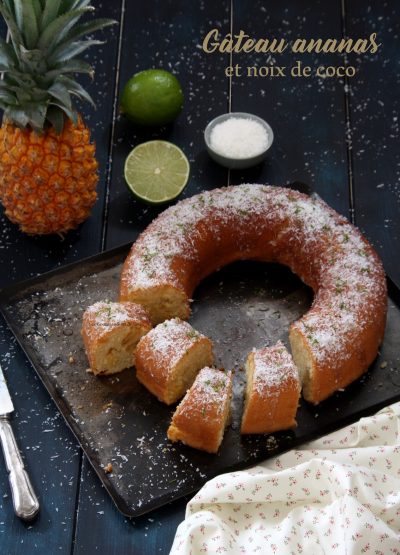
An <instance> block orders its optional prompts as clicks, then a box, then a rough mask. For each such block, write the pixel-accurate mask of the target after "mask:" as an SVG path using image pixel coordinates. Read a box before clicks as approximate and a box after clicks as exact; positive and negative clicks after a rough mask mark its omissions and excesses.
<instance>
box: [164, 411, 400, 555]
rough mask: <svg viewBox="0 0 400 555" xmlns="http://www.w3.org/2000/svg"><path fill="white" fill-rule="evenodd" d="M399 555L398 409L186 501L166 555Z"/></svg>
mask: <svg viewBox="0 0 400 555" xmlns="http://www.w3.org/2000/svg"><path fill="white" fill-rule="evenodd" d="M203 553H207V554H211V553H229V555H239V554H243V553H245V554H250V553H260V554H270V553H271V554H273V553H277V554H278V555H286V554H287V555H294V554H296V555H297V554H300V553H303V554H304V555H305V554H307V555H319V554H322V553H323V554H326V553H329V554H331V553H337V554H338V555H342V554H346V555H355V554H357V555H358V554H362V553H370V554H373V555H389V554H400V403H396V404H394V405H391V406H389V407H386V408H385V409H383V410H382V411H380V412H379V413H378V414H376V415H375V416H371V417H368V418H362V419H361V420H360V421H359V422H357V423H356V424H353V425H351V426H347V427H346V428H344V429H342V430H339V431H337V432H334V433H332V434H330V435H328V436H325V437H323V438H321V439H318V440H316V441H313V442H311V443H307V444H305V445H303V446H302V448H301V449H296V450H293V451H290V452H288V453H285V454H284V455H281V456H279V457H276V458H274V459H269V460H267V461H265V462H264V463H262V464H261V465H259V466H256V467H254V468H251V469H250V470H246V471H241V472H232V473H230V474H223V475H221V476H218V477H217V478H214V479H213V480H211V481H210V482H208V483H207V484H205V486H204V487H203V488H202V489H201V490H200V491H199V493H198V494H197V495H196V496H195V497H194V498H193V499H192V500H191V501H190V502H189V504H188V506H187V510H186V519H185V520H184V522H182V523H181V524H180V526H179V528H178V530H177V533H176V536H175V540H174V544H173V546H172V550H171V553H170V555H178V554H179V555H189V554H190V555H201V554H203Z"/></svg>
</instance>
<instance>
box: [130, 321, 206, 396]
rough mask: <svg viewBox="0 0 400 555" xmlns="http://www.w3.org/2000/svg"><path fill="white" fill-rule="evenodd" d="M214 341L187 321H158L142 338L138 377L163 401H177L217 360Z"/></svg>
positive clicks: (138, 352)
mask: <svg viewBox="0 0 400 555" xmlns="http://www.w3.org/2000/svg"><path fill="white" fill-rule="evenodd" d="M213 362H214V356H213V352H212V343H211V341H210V340H209V339H208V338H207V337H205V336H204V335H202V334H201V333H199V332H197V331H196V330H194V329H193V328H192V326H191V325H190V324H188V323H187V322H183V321H182V320H179V318H174V319H172V320H166V321H165V322H163V323H162V324H158V326H156V327H155V328H154V329H152V330H151V332H149V333H148V334H147V335H145V336H144V337H142V339H141V340H140V341H139V344H138V346H137V350H136V362H135V366H136V377H137V379H138V380H139V381H140V382H141V383H142V384H143V385H144V386H145V387H147V389H148V390H149V391H151V393H153V394H154V395H155V396H156V397H158V399H159V400H160V401H162V402H163V403H167V404H168V405H170V404H172V403H176V401H178V399H180V398H181V397H183V395H184V394H185V393H186V391H187V389H188V388H189V387H190V386H191V385H192V383H193V381H194V379H195V377H196V374H197V373H198V371H199V370H200V369H201V368H203V367H204V366H209V365H211V364H213Z"/></svg>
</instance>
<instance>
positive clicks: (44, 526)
mask: <svg viewBox="0 0 400 555" xmlns="http://www.w3.org/2000/svg"><path fill="white" fill-rule="evenodd" d="M119 10H120V6H119V3H116V4H115V5H114V6H107V5H106V4H104V5H101V6H99V9H98V15H99V16H104V17H114V18H116V19H119ZM0 33H1V35H2V36H5V29H4V26H2V27H1V29H0ZM117 37H118V28H114V29H112V30H107V31H105V32H104V38H105V39H107V44H106V45H104V46H102V47H101V48H100V49H98V50H97V52H96V53H90V54H89V57H90V61H91V62H92V63H93V64H94V66H95V69H96V79H95V81H93V82H92V83H88V89H89V91H90V93H91V94H92V96H93V97H94V98H95V99H96V100H97V111H94V110H92V109H91V108H88V106H85V107H84V108H83V116H84V118H85V120H86V122H87V124H88V125H89V127H90V128H91V130H92V136H93V138H94V140H95V141H96V144H97V158H98V160H99V164H100V183H99V189H98V190H99V201H98V202H97V204H96V206H95V208H94V210H93V213H92V215H91V217H90V219H89V220H88V221H87V222H85V223H84V224H83V225H82V226H81V227H80V229H78V230H77V231H75V232H72V233H69V234H68V235H67V237H66V238H65V240H64V241H62V240H61V239H59V238H58V237H50V238H47V237H42V238H40V237H28V236H27V235H24V234H22V233H20V232H19V231H18V229H17V227H16V226H14V225H13V224H11V223H10V222H9V221H8V220H7V219H6V218H5V216H4V214H3V212H2V209H1V215H0V264H1V267H2V268H3V271H2V272H1V273H0V287H4V286H6V285H7V284H9V283H11V282H16V281H19V280H22V279H26V278H28V277H30V276H32V275H36V274H39V273H42V272H45V271H47V270H50V269H52V268H54V267H55V266H58V265H62V264H65V263H67V262H70V261H72V260H74V259H76V258H82V257H85V256H88V255H90V254H94V253H96V252H98V250H99V249H100V247H101V235H102V228H103V211H104V197H105V195H104V193H105V183H106V177H107V176H106V172H107V163H108V150H109V142H110V137H109V135H110V127H109V121H110V120H111V114H112V98H113V92H114V81H115V80H114V75H115V59H116V46H117ZM0 362H1V364H2V366H3V368H4V370H5V373H6V376H7V378H8V382H9V386H10V390H11V393H12V396H13V399H14V404H15V408H16V412H15V415H14V418H13V427H14V430H15V432H16V436H17V441H18V443H19V445H20V448H21V451H22V453H23V456H24V459H25V461H26V464H27V467H28V470H29V473H30V475H31V477H32V482H33V484H34V486H35V489H36V491H37V493H38V496H39V498H40V503H41V512H40V515H39V517H38V519H37V520H36V521H35V522H34V523H33V524H31V525H25V524H23V523H22V522H21V521H20V520H19V519H18V518H17V517H15V516H14V513H13V509H12V501H11V495H10V490H9V486H8V479H7V475H6V471H5V468H4V465H3V459H2V456H1V455H0V552H1V553H4V554H7V555H9V554H10V555H11V554H12V555H19V554H21V555H26V554H27V553H40V554H42V553H45V552H48V553H60V554H65V555H70V553H71V547H72V538H73V533H74V524H75V506H76V500H77V499H76V498H77V487H78V484H79V477H80V465H81V459H80V457H81V451H80V449H79V447H78V445H77V443H76V440H75V438H74V437H73V435H72V433H71V432H70V431H69V429H68V428H67V426H66V425H65V423H64V421H63V419H62V417H61V416H60V414H59V412H58V411H57V409H56V408H55V406H54V405H53V403H52V401H51V399H50V398H49V396H48V394H47V392H46V391H45V390H44V388H43V386H42V385H41V383H40V381H39V379H38V378H37V377H36V375H35V373H34V371H33V370H32V368H31V367H30V364H29V363H28V361H27V360H26V358H25V356H24V355H23V354H22V351H21V349H20V348H19V347H18V346H17V345H16V343H15V340H14V339H13V338H12V336H11V333H10V332H9V331H8V330H7V328H6V325H5V323H4V322H3V320H2V319H1V322H0Z"/></svg>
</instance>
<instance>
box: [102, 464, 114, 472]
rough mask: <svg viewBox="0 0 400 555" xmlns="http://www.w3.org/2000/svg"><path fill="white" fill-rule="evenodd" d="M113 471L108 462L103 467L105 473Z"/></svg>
mask: <svg viewBox="0 0 400 555" xmlns="http://www.w3.org/2000/svg"><path fill="white" fill-rule="evenodd" d="M112 471H113V466H112V464H111V463H108V464H107V465H106V466H105V467H104V472H105V473H106V474H111V472H112Z"/></svg>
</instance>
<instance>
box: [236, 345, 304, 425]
mask: <svg viewBox="0 0 400 555" xmlns="http://www.w3.org/2000/svg"><path fill="white" fill-rule="evenodd" d="M246 378H247V386H246V393H245V402H244V410H243V417H242V427H241V432H242V434H269V433H271V432H276V431H278V430H287V429H289V428H295V427H296V412H297V407H298V404H299V398H300V391H301V385H300V379H299V373H298V371H297V368H296V366H295V364H294V362H293V359H292V357H291V356H290V353H289V352H288V350H287V349H286V347H285V346H284V344H283V343H282V342H281V341H278V343H276V345H274V346H273V347H266V348H264V349H258V350H255V349H254V350H253V351H251V353H250V354H249V356H248V357H247V361H246Z"/></svg>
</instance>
